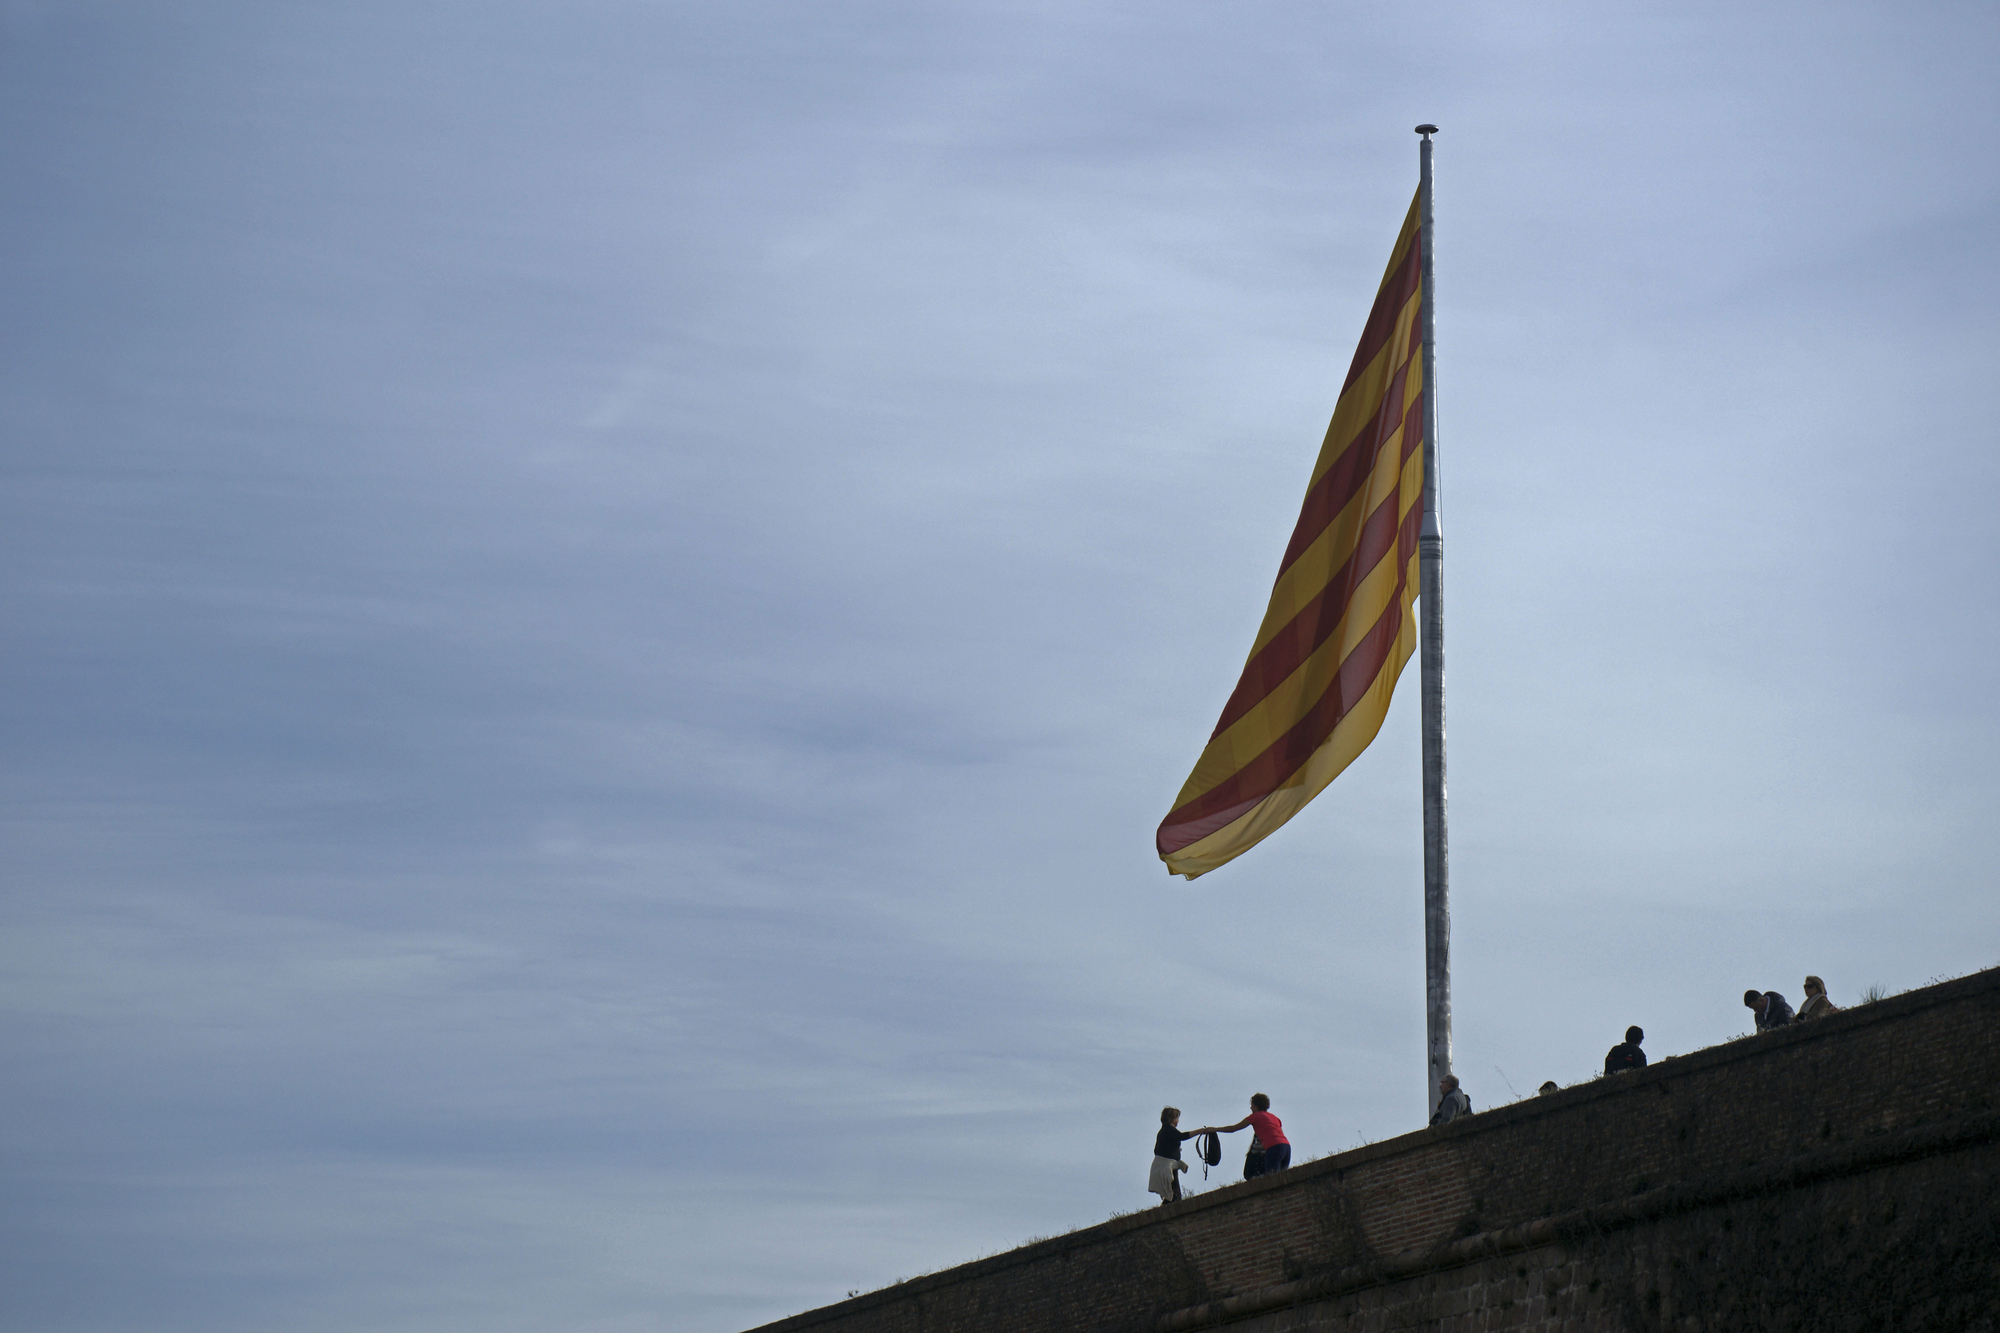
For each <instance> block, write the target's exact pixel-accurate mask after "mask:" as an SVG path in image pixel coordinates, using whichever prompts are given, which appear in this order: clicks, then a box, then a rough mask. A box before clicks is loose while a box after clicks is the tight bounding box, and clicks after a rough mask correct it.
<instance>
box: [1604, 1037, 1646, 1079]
mask: <svg viewBox="0 0 2000 1333" xmlns="http://www.w3.org/2000/svg"><path fill="white" fill-rule="evenodd" d="M1645 1039H1646V1034H1645V1032H1644V1030H1643V1029H1641V1028H1638V1027H1629V1028H1626V1029H1625V1040H1623V1041H1621V1042H1619V1043H1618V1044H1617V1045H1616V1046H1613V1047H1612V1048H1611V1049H1610V1050H1609V1051H1606V1052H1605V1053H1604V1072H1605V1073H1607V1074H1622V1073H1624V1072H1625V1071H1626V1070H1628V1069H1644V1068H1645V1067H1646V1053H1645V1052H1644V1051H1642V1050H1640V1049H1639V1043H1640V1042H1642V1041H1644V1040H1645Z"/></svg>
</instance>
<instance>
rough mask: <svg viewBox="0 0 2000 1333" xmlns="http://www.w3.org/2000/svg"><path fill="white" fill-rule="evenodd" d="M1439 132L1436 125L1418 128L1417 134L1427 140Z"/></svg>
mask: <svg viewBox="0 0 2000 1333" xmlns="http://www.w3.org/2000/svg"><path fill="white" fill-rule="evenodd" d="M1437 132H1438V127H1437V126H1435V125H1419V126H1417V133H1418V134H1421V135H1423V136H1424V137H1425V138H1426V139H1428V138H1430V137H1431V136H1432V135H1433V134H1436V133H1437Z"/></svg>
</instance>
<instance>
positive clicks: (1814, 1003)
mask: <svg viewBox="0 0 2000 1333" xmlns="http://www.w3.org/2000/svg"><path fill="white" fill-rule="evenodd" d="M1839 1012H1840V1006H1839V1005H1837V1004H1835V1003H1834V1002H1833V1001H1832V1000H1829V999H1827V998H1826V983H1825V982H1824V981H1821V980H1820V979H1819V978H1818V977H1807V978H1806V998H1805V1000H1804V1001H1803V1002H1801V1003H1800V1005H1799V1013H1798V1018H1797V1020H1796V1021H1797V1022H1800V1023H1803V1022H1805V1021H1806V1020H1807V1019H1808V1018H1825V1017H1826V1016H1827V1015H1828V1014H1837V1013H1839Z"/></svg>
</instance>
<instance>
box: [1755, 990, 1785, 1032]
mask: <svg viewBox="0 0 2000 1333" xmlns="http://www.w3.org/2000/svg"><path fill="white" fill-rule="evenodd" d="M1743 1003H1744V1006H1745V1007H1746V1008H1748V1009H1749V1010H1750V1011H1751V1012H1752V1013H1754V1014H1756V1015H1757V1030H1758V1031H1759V1032H1769V1031H1770V1030H1771V1029H1772V1028H1781V1027H1783V1026H1784V1025H1785V1024H1787V1023H1789V1022H1791V1021H1792V1006H1790V1005H1789V1004H1786V1003H1785V997H1784V996H1782V995H1780V994H1778V992H1776V991H1774V990H1766V991H1755V990H1747V991H1744V992H1743Z"/></svg>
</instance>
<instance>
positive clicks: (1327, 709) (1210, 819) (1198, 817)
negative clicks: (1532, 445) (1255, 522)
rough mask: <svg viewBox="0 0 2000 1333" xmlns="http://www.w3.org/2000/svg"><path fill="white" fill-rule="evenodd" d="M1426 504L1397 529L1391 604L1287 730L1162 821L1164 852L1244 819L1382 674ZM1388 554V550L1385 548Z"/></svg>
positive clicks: (1398, 625)
mask: <svg viewBox="0 0 2000 1333" xmlns="http://www.w3.org/2000/svg"><path fill="white" fill-rule="evenodd" d="M1422 521H1423V506H1422V505H1412V506H1411V507H1410V512H1409V513H1408V514H1407V515H1405V516H1404V518H1403V521H1402V523H1401V524H1399V525H1397V527H1396V528H1395V529H1393V530H1392V531H1394V533H1395V539H1394V541H1393V548H1394V549H1395V551H1396V554H1397V561H1396V584H1395V592H1394V593H1393V595H1392V596H1391V597H1390V599H1389V605H1388V606H1387V607H1385V608H1384V609H1383V611H1382V614H1381V615H1380V616H1379V617H1377V618H1376V621H1375V623H1374V624H1373V625H1372V626H1370V627H1369V630H1368V633H1367V634H1366V635H1365V636H1364V637H1363V638H1362V640H1361V642H1360V643H1358V644H1356V645H1355V647H1354V651H1353V652H1351V653H1349V654H1348V655H1347V659H1346V660H1345V661H1343V662H1342V663H1341V664H1340V669H1339V670H1338V671H1337V672H1335V673H1334V677H1333V680H1332V681H1331V682H1330V683H1329V685H1328V687H1327V690H1326V692H1325V693H1324V694H1322V695H1321V696H1320V697H1319V698H1318V699H1317V700H1316V701H1314V703H1313V706H1312V707H1311V708H1310V709H1308V710H1307V711H1306V714H1305V716H1303V717H1302V718H1300V719H1299V721H1298V722H1297V723H1296V724H1294V725H1293V726H1292V727H1291V728H1290V729H1289V730H1287V731H1286V732H1285V734H1284V735H1282V736H1280V737H1279V738H1278V739H1277V740H1275V741H1273V742H1272V743H1271V744H1270V745H1269V746H1267V747H1265V749H1264V750H1263V752H1262V753H1261V754H1259V755H1257V756H1256V757H1255V758H1254V759H1252V760H1251V761H1250V762H1249V763H1247V764H1245V765H1244V766H1243V767H1242V768H1240V769H1238V770H1237V771H1236V772H1235V773H1232V774H1231V775H1230V776H1229V777H1227V778H1225V779H1223V781H1222V782H1220V783H1218V784H1217V785H1216V786H1214V787H1212V788H1210V789H1209V790H1208V791H1206V792H1203V793H1202V794H1201V795H1200V796H1197V797H1196V798H1195V799H1194V800H1192V801H1189V802H1188V803H1187V804H1186V805H1183V806H1181V807H1180V808H1179V809H1177V810H1175V811H1173V813H1171V814H1169V815H1168V816H1167V817H1166V819H1165V820H1164V821H1162V823H1161V824H1160V831H1159V835H1158V837H1157V839H1156V842H1157V845H1158V847H1159V850H1160V854H1161V855H1163V856H1164V855H1166V854H1168V853H1170V852H1177V851H1179V850H1180V849H1181V848H1183V847H1186V846H1188V845H1189V844H1191V843H1194V842H1198V841H1200V840H1201V839H1202V838H1205V837H1207V836H1208V835H1209V834H1210V833H1213V832H1215V831H1216V830H1217V829H1220V828H1223V827H1225V826H1226V825H1228V824H1230V823H1231V822H1233V821H1235V820H1236V819H1239V818H1241V817H1242V816H1243V814H1244V813H1245V812H1246V811H1248V810H1249V809H1250V807H1251V806H1254V805H1255V804H1256V803H1257V802H1258V801H1261V800H1263V799H1264V798H1265V797H1267V796H1269V795H1270V794H1271V793H1272V792H1275V791H1277V790H1278V789H1279V788H1280V787H1282V786H1284V784H1285V780H1286V779H1287V778H1290V777H1291V776H1292V775H1293V774H1294V773H1296V772H1298V771H1299V769H1300V768H1302V767H1304V766H1305V764H1306V761H1307V760H1309V759H1311V758H1312V756H1313V754H1314V752H1316V751H1317V750H1318V749H1319V747H1320V746H1322V745H1324V744H1325V743H1326V740H1327V738H1328V737H1329V736H1331V735H1332V734H1333V730H1334V728H1335V727H1337V726H1339V725H1340V722H1341V720H1342V719H1343V718H1345V717H1346V716H1347V714H1348V713H1349V712H1350V711H1351V710H1352V709H1353V707H1354V705H1355V703H1356V702H1357V701H1358V700H1359V699H1360V698H1361V696H1362V695H1363V694H1364V693H1366V692H1367V689H1368V686H1369V685H1370V684H1372V683H1373V682H1374V680H1375V678H1376V677H1377V676H1378V675H1380V674H1381V672H1382V669H1383V667H1384V666H1385V665H1386V664H1387V662H1388V660H1389V653H1390V651H1391V650H1392V649H1393V648H1394V646H1395V643H1396V636H1397V635H1398V634H1399V633H1401V632H1402V626H1403V607H1404V600H1405V599H1404V596H1403V590H1404V588H1406V587H1407V586H1408V579H1409V567H1410V564H1409V553H1411V552H1414V551H1415V550H1416V547H1417V533H1418V531H1419V529H1420V528H1421V526H1422ZM1384 554H1386V552H1384Z"/></svg>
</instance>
